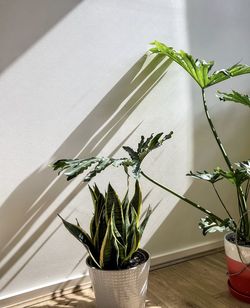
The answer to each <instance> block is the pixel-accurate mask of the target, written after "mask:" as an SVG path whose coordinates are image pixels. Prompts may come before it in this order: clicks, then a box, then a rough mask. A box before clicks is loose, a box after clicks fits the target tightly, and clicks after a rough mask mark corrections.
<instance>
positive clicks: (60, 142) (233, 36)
mask: <svg viewBox="0 0 250 308" xmlns="http://www.w3.org/2000/svg"><path fill="white" fill-rule="evenodd" d="M0 21H1V27H0V41H1V42H5V44H3V47H2V44H1V50H2V52H1V53H0V70H1V75H0V93H1V95H0V106H1V121H0V132H1V138H0V147H1V160H0V164H1V165H0V169H1V173H0V182H1V191H0V202H1V207H0V219H1V223H0V228H1V229H0V237H1V238H0V242H1V248H0V249H1V266H2V268H1V275H0V276H1V288H2V291H1V297H2V298H6V297H7V298H8V297H11V296H13V295H15V294H19V293H25V292H27V291H28V290H32V289H39V288H42V287H45V286H47V285H53V284H56V283H58V282H61V281H67V280H70V279H73V278H75V277H82V275H84V274H85V273H86V266H85V264H84V261H83V258H84V257H85V256H86V253H85V250H84V249H83V248H82V247H81V245H80V244H79V243H78V242H77V241H75V240H74V239H73V238H72V237H71V235H69V234H68V233H67V232H66V230H64V228H63V227H62V225H61V222H60V221H59V219H58V218H57V217H56V213H58V212H60V213H61V214H62V215H63V216H64V217H66V218H68V219H70V220H72V221H73V220H74V218H75V217H78V219H79V220H80V221H81V222H82V225H84V226H87V225H88V222H89V218H90V217H91V213H92V208H91V201H90V197H89V194H88V191H87V187H85V185H84V184H82V183H81V178H79V179H76V180H74V181H73V182H72V183H70V184H68V183H67V182H66V181H65V179H64V178H57V177H56V173H54V172H53V171H52V170H50V169H49V168H48V167H47V165H48V164H49V163H50V162H52V161H54V160H56V159H59V158H68V157H75V156H77V155H80V156H81V157H88V156H91V155H111V154H112V155H115V156H119V155H120V154H121V155H123V154H124V152H123V151H122V150H121V149H120V147H121V145H122V144H124V143H125V144H127V145H136V143H137V142H138V140H139V137H140V136H141V134H150V133H151V132H158V131H165V132H169V131H170V130H173V131H174V132H175V133H174V138H173V139H172V140H170V141H168V142H167V143H166V145H165V147H164V148H162V149H159V150H158V151H156V152H155V153H152V155H151V156H150V157H149V158H148V159H147V161H146V162H145V170H148V173H149V174H151V175H152V176H153V177H155V178H157V179H158V180H159V181H160V182H162V183H165V184H167V185H169V186H171V187H173V188H175V189H176V190H177V191H178V192H179V193H181V194H186V195H188V196H192V197H193V198H195V199H196V200H197V201H200V202H201V203H202V204H204V205H207V206H209V207H210V208H211V209H212V208H213V209H216V210H217V203H215V200H216V199H215V198H214V197H213V196H212V194H211V193H210V191H209V193H208V194H207V189H206V187H205V185H204V184H203V183H201V184H198V183H197V182H195V183H193V182H192V181H191V179H189V178H186V177H185V173H186V172H188V171H189V170H193V169H194V170H196V169H198V170H200V169H209V168H210V169H211V168H213V167H216V166H217V165H218V164H220V163H221V158H220V153H219V152H218V151H217V150H216V149H215V147H214V141H213V140H212V137H211V134H210V132H208V130H207V128H208V127H207V124H206V122H205V118H204V116H203V114H202V106H201V104H200V101H199V99H200V97H199V91H198V88H197V87H196V86H194V85H193V83H192V81H191V80H190V78H189V77H188V76H187V74H185V73H184V72H182V71H181V70H180V68H178V67H177V66H176V65H174V64H173V65H171V67H170V68H169V70H168V71H167V73H166V75H165V76H164V78H163V79H162V80H161V81H160V82H159V83H158V84H157V85H156V86H155V87H154V89H153V90H152V91H150V93H148V92H149V90H150V88H151V87H152V85H153V84H154V82H156V81H157V79H158V78H159V77H160V76H161V73H162V72H161V68H162V65H163V66H164V61H162V62H160V63H159V66H158V67H157V68H158V70H157V68H156V71H155V74H152V75H151V77H149V78H148V79H147V80H146V81H145V80H143V79H142V80H140V82H137V81H136V79H134V77H135V76H136V75H137V74H138V73H139V72H140V71H141V68H142V67H144V66H145V65H147V64H148V63H149V62H150V61H151V60H152V58H149V59H147V57H146V56H144V53H145V51H146V50H147V49H148V43H149V42H151V41H152V40H154V39H157V40H160V41H163V42H166V43H168V44H169V45H172V46H175V48H176V49H179V48H182V49H184V50H187V51H190V52H192V53H193V54H194V55H195V56H199V57H202V58H206V59H207V60H211V59H214V60H216V61H217V62H218V67H217V68H221V67H223V66H229V65H231V64H232V63H235V62H238V61H239V60H242V61H243V62H246V63H250V44H249V40H248V30H249V26H250V21H249V19H248V10H247V3H246V1H243V0H242V1H237V2H236V1H231V0H230V1H227V2H226V1H219V0H213V1H209V3H208V2H207V1H205V0H204V1H195V0H191V1H184V0H178V1H164V0H157V1H153V2H152V1H148V0H141V1H130V2H129V1H125V2H123V1H120V2H118V1H114V0H106V1H101V0H91V1H90V0H85V1H74V0H60V1H53V2H52V1H44V0H36V1H31V0H23V1H17V0H11V1H5V0H0ZM7 47H8V48H7ZM151 66H152V62H151ZM163 68H164V67H163ZM234 81H235V83H234V84H235V89H239V90H242V91H249V78H247V77H246V76H243V77H240V78H238V79H237V80H234ZM231 85H232V82H231V81H229V82H226V83H224V85H223V89H228V87H229V89H230V88H231ZM216 89H217V87H214V88H213V89H211V90H209V95H208V97H209V98H211V99H212V103H211V104H210V105H211V107H212V114H213V115H214V117H215V122H216V125H217V126H218V128H219V132H220V133H221V134H222V136H223V139H224V140H225V143H226V147H227V148H228V149H229V150H230V151H232V157H233V159H234V160H240V159H246V158H248V153H247V148H248V147H249V141H248V139H247V138H246V137H245V134H244V138H240V136H243V132H245V131H246V129H247V119H249V116H248V114H247V111H248V110H246V109H244V108H243V107H242V108H241V107H239V108H236V107H238V106H229V105H227V104H219V103H217V101H216V100H215V99H214V96H213V92H214V91H215V90H216ZM145 94H148V95H146V97H145V98H144V99H143V100H142V99H141V98H143V97H144V95H145ZM133 106H134V107H133ZM131 107H132V109H131ZM238 128H239V129H240V131H241V133H239V134H237V131H236V130H238ZM236 135H237V138H236V137H235V136H236ZM100 140H101V142H99V141H100ZM235 144H236V146H235ZM207 145H208V147H209V150H208V149H207V147H206V146H207ZM108 181H111V182H112V183H114V186H115V187H116V188H117V190H118V191H119V192H120V193H123V192H124V190H125V176H124V175H123V173H122V171H121V170H114V169H113V170H110V171H107V172H105V173H103V174H102V175H100V176H99V177H98V178H97V179H96V182H97V183H98V184H99V185H100V186H101V187H102V188H103V189H104V188H105V187H106V185H107V183H108ZM142 186H143V191H144V194H145V195H146V194H148V193H149V196H148V197H147V199H146V202H145V204H149V203H150V204H151V205H152V206H155V205H157V204H158V203H159V205H158V207H157V208H156V210H155V211H154V214H153V215H152V217H151V220H150V222H149V225H148V227H147V229H146V231H145V235H144V238H143V241H142V246H144V247H145V248H147V249H148V250H149V251H150V253H151V254H152V256H157V255H164V254H169V253H171V252H174V251H176V250H180V249H190V248H192V247H194V246H197V245H200V244H202V243H210V242H211V241H212V242H213V241H217V240H220V239H221V238H222V235H221V234H216V235H213V236H210V235H209V236H207V237H206V238H203V237H202V235H201V234H200V231H199V230H198V228H197V223H198V220H199V217H201V216H202V215H200V213H197V212H196V211H195V210H193V209H191V208H189V207H188V206H187V205H185V204H183V203H182V202H179V200H177V199H176V198H174V197H172V196H170V195H167V194H165V193H164V192H162V191H160V190H159V189H157V188H156V187H153V186H152V185H151V184H150V183H148V182H146V181H145V180H143V179H142ZM230 188H231V187H230V186H228V187H227V188H226V190H224V191H223V192H224V198H225V200H226V201H228V202H229V201H231V199H232V195H231V189H230ZM216 202H217V201H216ZM218 212H220V211H219V210H218ZM221 212H222V211H221ZM10 301H11V299H10Z"/></svg>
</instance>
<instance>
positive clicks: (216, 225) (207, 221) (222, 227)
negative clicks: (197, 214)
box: [199, 216, 234, 235]
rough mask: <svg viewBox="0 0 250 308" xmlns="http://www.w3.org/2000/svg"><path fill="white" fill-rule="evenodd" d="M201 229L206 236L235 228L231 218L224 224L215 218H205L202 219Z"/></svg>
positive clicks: (224, 221)
mask: <svg viewBox="0 0 250 308" xmlns="http://www.w3.org/2000/svg"><path fill="white" fill-rule="evenodd" d="M199 228H200V229H202V233H203V235H206V234H207V233H213V232H216V231H219V232H224V231H230V230H232V228H234V223H233V220H232V219H230V218H226V219H224V220H223V222H219V221H218V220H217V219H216V218H214V217H213V216H206V217H205V218H201V220H200V223H199Z"/></svg>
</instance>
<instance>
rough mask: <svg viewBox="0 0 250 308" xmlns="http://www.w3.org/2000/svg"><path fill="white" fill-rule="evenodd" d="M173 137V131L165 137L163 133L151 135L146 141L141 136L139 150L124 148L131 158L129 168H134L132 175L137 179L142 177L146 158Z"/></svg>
mask: <svg viewBox="0 0 250 308" xmlns="http://www.w3.org/2000/svg"><path fill="white" fill-rule="evenodd" d="M172 135H173V132H172V131H171V132H170V133H169V134H167V135H165V136H163V133H159V134H156V135H155V136H154V135H153V134H151V136H150V137H148V138H147V139H146V140H145V137H144V136H141V140H140V142H139V144H138V147H137V150H136V151H135V150H133V149H132V148H130V147H128V146H124V147H123V149H124V150H125V151H127V152H128V154H129V156H130V162H129V164H127V166H132V173H133V175H134V177H135V178H136V179H138V178H139V177H140V173H141V163H142V161H143V160H144V158H145V157H146V156H147V155H148V154H149V153H150V152H151V151H153V150H155V149H157V148H158V147H160V146H161V145H162V144H163V142H164V141H166V140H168V139H170V138H171V137H172Z"/></svg>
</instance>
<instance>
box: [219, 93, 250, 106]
mask: <svg viewBox="0 0 250 308" xmlns="http://www.w3.org/2000/svg"><path fill="white" fill-rule="evenodd" d="M217 93H218V95H217V97H218V98H219V99H220V100H221V101H224V102H225V101H229V102H234V103H240V104H243V105H245V106H248V107H250V97H249V95H247V94H241V93H239V92H236V91H232V93H224V92H220V91H217Z"/></svg>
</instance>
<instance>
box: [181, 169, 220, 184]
mask: <svg viewBox="0 0 250 308" xmlns="http://www.w3.org/2000/svg"><path fill="white" fill-rule="evenodd" d="M186 175H187V176H191V177H193V178H194V179H199V180H204V181H208V182H210V183H212V184H214V183H216V182H217V181H220V180H222V178H223V177H222V176H221V175H220V173H218V172H213V173H210V172H207V171H206V170H205V171H203V172H200V171H196V172H192V171H190V173H188V174H186Z"/></svg>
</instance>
